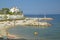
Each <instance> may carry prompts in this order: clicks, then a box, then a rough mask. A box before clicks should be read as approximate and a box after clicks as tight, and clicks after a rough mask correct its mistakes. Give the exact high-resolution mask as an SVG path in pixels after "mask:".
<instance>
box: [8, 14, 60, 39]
mask: <svg viewBox="0 0 60 40" xmlns="http://www.w3.org/2000/svg"><path fill="white" fill-rule="evenodd" d="M25 17H32V18H33V17H35V18H43V17H44V15H25ZM46 17H48V18H53V20H49V21H48V22H49V23H51V24H52V26H48V27H41V26H19V25H18V26H16V27H13V28H10V29H9V30H8V32H9V33H10V34H13V35H17V36H18V37H20V38H24V39H27V40H60V14H47V15H46ZM35 32H37V35H35V34H34V33H35Z"/></svg>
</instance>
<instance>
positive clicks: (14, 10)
mask: <svg viewBox="0 0 60 40" xmlns="http://www.w3.org/2000/svg"><path fill="white" fill-rule="evenodd" d="M10 12H12V13H13V12H19V9H18V8H17V7H13V8H11V9H10Z"/></svg>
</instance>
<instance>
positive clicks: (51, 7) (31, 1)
mask: <svg viewBox="0 0 60 40" xmlns="http://www.w3.org/2000/svg"><path fill="white" fill-rule="evenodd" d="M14 6H17V7H18V8H20V9H21V10H23V12H24V14H44V13H46V14H60V0H0V9H1V8H11V7H14Z"/></svg>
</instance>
